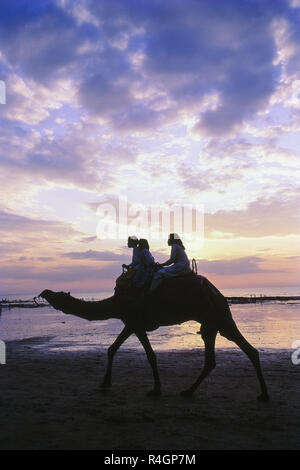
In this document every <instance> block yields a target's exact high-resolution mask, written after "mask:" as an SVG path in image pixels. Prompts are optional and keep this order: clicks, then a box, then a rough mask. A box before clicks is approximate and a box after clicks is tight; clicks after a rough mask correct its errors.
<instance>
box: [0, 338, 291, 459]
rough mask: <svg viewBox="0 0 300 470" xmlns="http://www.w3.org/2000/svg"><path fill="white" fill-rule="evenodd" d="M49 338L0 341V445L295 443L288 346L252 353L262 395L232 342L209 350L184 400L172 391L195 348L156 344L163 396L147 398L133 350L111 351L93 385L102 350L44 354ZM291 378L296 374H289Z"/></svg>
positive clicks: (140, 358)
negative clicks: (212, 359)
mask: <svg viewBox="0 0 300 470" xmlns="http://www.w3.org/2000/svg"><path fill="white" fill-rule="evenodd" d="M50 338H51V337H40V338H34V339H32V338H31V339H26V340H20V341H10V342H7V363H6V364H5V365H1V366H0V377H1V383H2V397H1V401H0V416H1V422H2V423H5V424H3V425H2V426H1V430H0V449H102V450H108V449H109V450H153V449H155V450H163V449H171V450H184V449H186V450H187V449H189V450H201V449H297V448H299V447H300V436H299V432H298V426H299V420H300V403H299V400H298V396H299V386H298V383H299V373H300V365H298V366H296V365H293V364H292V362H291V351H290V350H284V349H278V350H276V349H268V350H262V349H260V357H261V362H262V368H263V371H264V374H265V378H266V382H267V383H268V386H269V392H270V396H271V401H270V402H269V403H259V402H257V400H256V396H257V395H258V393H259V387H258V382H257V379H256V377H255V372H254V369H253V367H252V365H251V363H250V361H249V360H248V358H247V357H246V356H245V355H244V354H243V353H242V352H241V351H240V350H239V349H237V348H230V349H216V361H217V367H216V369H215V370H214V371H213V373H212V374H211V375H210V376H209V377H208V378H207V379H206V380H205V381H204V382H203V384H202V385H201V386H200V387H199V389H198V390H197V392H196V394H195V396H194V397H192V398H189V399H186V398H183V397H181V396H180V395H179V392H180V391H182V390H183V389H185V388H187V387H188V386H189V385H191V383H192V382H193V381H194V380H195V379H196V377H197V376H198V374H199V371H200V368H201V367H202V364H203V347H199V349H191V350H190V351H187V350H177V351H159V350H156V351H155V352H156V355H157V360H158V366H159V371H160V375H161V380H162V391H163V395H162V397H160V398H156V399H153V398H150V397H147V396H146V392H147V391H149V390H150V389H151V387H152V373H151V369H150V366H149V364H148V362H147V359H146V355H145V353H144V352H143V351H140V350H135V349H126V348H125V347H124V348H123V349H122V348H121V349H120V351H118V353H117V355H116V357H115V361H114V366H113V386H112V389H111V390H110V391H108V392H105V393H104V392H100V391H99V390H98V383H99V380H102V378H103V375H104V371H105V366H106V359H107V352H106V350H104V349H103V348H97V349H93V350H84V351H82V350H81V351H79V352H78V351H70V350H64V348H63V345H62V344H61V343H60V347H59V348H58V349H56V350H53V349H51V350H50V351H49V350H47V343H48V342H49V339H50ZM297 374H298V375H297Z"/></svg>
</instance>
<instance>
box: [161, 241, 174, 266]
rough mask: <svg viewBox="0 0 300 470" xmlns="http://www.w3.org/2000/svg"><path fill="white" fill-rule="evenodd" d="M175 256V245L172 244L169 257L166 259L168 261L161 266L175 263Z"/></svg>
mask: <svg viewBox="0 0 300 470" xmlns="http://www.w3.org/2000/svg"><path fill="white" fill-rule="evenodd" d="M175 256H176V245H175V243H174V244H173V245H172V250H171V257H170V258H169V259H168V261H165V262H164V263H162V264H161V266H170V264H173V263H175Z"/></svg>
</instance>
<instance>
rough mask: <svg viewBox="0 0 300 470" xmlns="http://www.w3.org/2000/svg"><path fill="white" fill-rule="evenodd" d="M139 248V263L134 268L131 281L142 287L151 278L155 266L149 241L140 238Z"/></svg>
mask: <svg viewBox="0 0 300 470" xmlns="http://www.w3.org/2000/svg"><path fill="white" fill-rule="evenodd" d="M138 250H139V264H138V266H137V268H136V274H135V276H134V278H133V283H134V284H135V285H136V287H139V288H142V287H144V286H145V285H146V284H147V283H148V282H149V281H150V279H151V278H152V274H153V270H154V267H155V266H156V263H155V260H154V258H153V256H152V255H151V253H150V251H149V243H148V240H146V239H145V238H141V239H140V241H139V243H138Z"/></svg>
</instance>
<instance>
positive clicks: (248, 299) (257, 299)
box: [0, 294, 300, 311]
mask: <svg viewBox="0 0 300 470" xmlns="http://www.w3.org/2000/svg"><path fill="white" fill-rule="evenodd" d="M226 299H227V301H228V303H229V304H231V305H232V304H251V303H252V304H255V303H263V302H288V301H293V300H294V301H300V296H295V295H288V296H283V295H272V296H268V295H254V294H253V295H250V296H241V297H238V296H234V297H226ZM40 307H49V304H47V303H35V302H34V301H33V300H22V299H16V300H7V299H2V300H0V311H1V309H2V308H8V309H9V310H10V309H11V308H40Z"/></svg>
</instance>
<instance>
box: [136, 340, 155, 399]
mask: <svg viewBox="0 0 300 470" xmlns="http://www.w3.org/2000/svg"><path fill="white" fill-rule="evenodd" d="M135 334H136V336H137V337H138V339H139V340H140V342H141V343H142V345H143V347H144V349H145V351H146V354H147V359H148V361H149V363H150V365H151V368H152V372H153V377H154V388H153V390H151V391H150V392H148V393H147V395H148V396H159V395H161V388H160V378H159V373H158V368H157V361H156V355H155V352H154V351H153V349H152V346H151V344H150V341H149V338H148V336H147V333H146V331H135Z"/></svg>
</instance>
